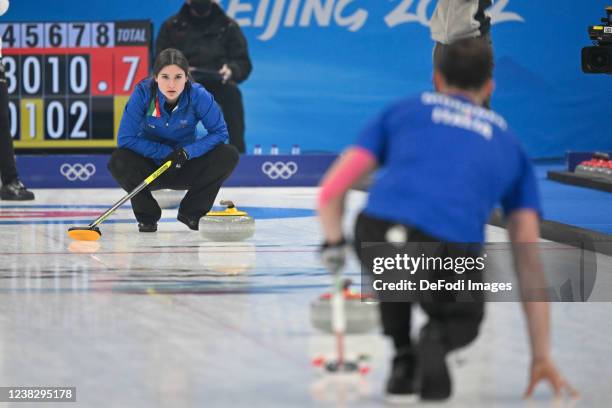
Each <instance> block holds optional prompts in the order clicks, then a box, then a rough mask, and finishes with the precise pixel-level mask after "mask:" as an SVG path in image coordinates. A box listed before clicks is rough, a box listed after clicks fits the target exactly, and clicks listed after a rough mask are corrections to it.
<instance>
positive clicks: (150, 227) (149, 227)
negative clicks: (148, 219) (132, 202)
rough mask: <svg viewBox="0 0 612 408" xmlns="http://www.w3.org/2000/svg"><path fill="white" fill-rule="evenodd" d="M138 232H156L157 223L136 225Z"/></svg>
mask: <svg viewBox="0 0 612 408" xmlns="http://www.w3.org/2000/svg"><path fill="white" fill-rule="evenodd" d="M138 231H140V232H155V231H157V223H155V222H154V223H152V224H146V223H144V222H139V223H138Z"/></svg>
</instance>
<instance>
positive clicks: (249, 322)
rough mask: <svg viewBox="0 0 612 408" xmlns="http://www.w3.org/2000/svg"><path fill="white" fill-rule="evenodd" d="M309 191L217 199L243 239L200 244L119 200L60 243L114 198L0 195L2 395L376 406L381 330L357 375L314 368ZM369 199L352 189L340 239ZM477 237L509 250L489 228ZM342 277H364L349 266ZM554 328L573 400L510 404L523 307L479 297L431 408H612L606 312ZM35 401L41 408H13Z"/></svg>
mask: <svg viewBox="0 0 612 408" xmlns="http://www.w3.org/2000/svg"><path fill="white" fill-rule="evenodd" d="M316 192H317V189H316V188H273V189H270V188H268V189H266V188H227V189H223V190H222V191H221V192H220V194H219V196H218V199H217V201H218V200H219V199H231V200H233V201H234V202H235V203H236V205H237V206H238V208H240V209H245V210H247V211H249V213H250V214H251V215H252V216H254V218H255V220H256V232H255V235H254V237H252V238H250V239H248V240H247V241H243V242H236V243H215V242H206V241H204V240H203V239H201V238H200V235H199V233H198V232H193V231H190V230H188V229H187V227H185V226H184V225H183V224H181V223H179V222H177V221H176V210H164V211H163V215H162V221H161V222H160V224H159V229H158V232H157V233H152V234H143V233H139V232H138V230H137V226H136V223H135V221H134V219H133V215H132V212H131V209H130V208H129V206H125V207H122V208H121V209H120V210H119V211H117V213H115V214H113V216H112V217H111V218H110V219H109V221H108V222H106V223H104V224H102V225H101V230H102V234H103V235H102V238H101V239H100V241H98V242H93V243H92V242H88V243H77V242H72V241H70V240H69V238H68V236H67V235H66V230H67V228H68V227H70V226H79V225H87V224H88V223H89V222H90V221H91V220H93V219H95V218H96V217H97V216H98V215H99V214H100V213H101V212H103V211H104V210H105V209H106V208H108V207H110V205H112V203H114V202H115V201H116V200H118V199H119V198H120V197H121V196H122V195H123V192H122V191H121V190H119V189H91V190H52V189H48V190H40V189H39V190H35V193H36V201H33V202H29V203H20V202H8V201H1V202H0V228H1V231H2V234H0V247H1V250H0V278H1V279H0V333H1V335H0V385H1V386H76V387H77V402H76V403H65V404H55V403H54V404H52V405H53V406H67V407H74V406H83V407H301V406H325V407H327V406H329V407H345V406H347V407H348V406H350V407H376V406H385V402H384V399H383V389H384V383H385V379H386V377H387V374H388V370H389V359H390V356H391V347H390V344H389V343H388V342H387V341H386V340H385V339H384V338H383V337H382V336H381V335H380V334H379V333H378V332H374V333H372V334H369V335H361V336H354V337H353V338H349V342H348V349H349V351H351V349H352V350H357V351H367V352H368V353H369V354H370V355H371V369H372V371H371V372H370V373H369V374H368V375H367V376H365V377H355V376H348V375H343V376H330V375H327V376H323V375H320V373H318V372H317V371H316V370H315V369H313V368H312V366H311V364H310V360H311V358H312V357H314V356H316V355H319V354H325V353H330V352H331V351H332V350H333V339H332V338H331V337H330V336H328V335H326V334H323V333H319V332H317V331H316V330H315V329H314V328H313V327H312V326H311V324H310V320H309V305H310V303H311V302H312V301H313V300H314V299H315V298H317V297H318V296H319V295H320V294H322V293H323V292H326V291H327V290H328V287H329V285H330V278H329V276H328V274H327V272H326V271H325V270H324V269H323V268H322V267H321V265H320V264H319V262H318V260H317V248H318V244H319V243H320V241H321V234H320V231H319V225H318V221H317V219H316V218H315V213H314V210H313V209H314V206H315V197H316ZM364 197H365V195H364V194H363V193H358V192H354V193H351V195H350V199H349V201H348V204H347V205H348V209H349V217H347V218H348V220H347V226H346V227H347V230H350V229H351V226H352V222H353V217H354V215H355V214H356V212H357V210H358V209H359V208H360V206H361V205H362V204H363V201H364ZM487 235H488V240H491V241H496V242H499V241H505V231H503V230H501V229H499V228H494V227H489V229H488V232H487ZM599 261H600V263H602V264H604V265H608V267H609V265H610V264H611V263H610V259H609V258H607V257H603V256H601V257H600V258H599ZM345 273H346V275H347V276H348V277H350V278H352V279H353V280H354V281H356V282H359V275H360V274H359V270H358V267H357V264H356V262H355V260H354V259H352V260H351V262H350V264H349V266H348V267H347V269H346V272H345ZM599 273H600V274H603V273H608V274H610V273H612V272H610V268H608V269H607V272H604V271H603V270H601V271H599ZM356 289H358V288H356ZM415 321H416V323H417V324H422V323H423V321H424V318H423V316H422V315H421V314H420V313H419V314H418V315H417V319H415ZM552 323H553V324H552V328H553V330H552V338H553V341H552V343H553V354H554V357H555V359H556V361H557V363H558V365H559V366H560V368H561V369H562V371H563V373H564V374H565V375H566V377H567V378H568V379H569V380H570V381H571V382H572V383H573V384H574V386H576V387H577V388H578V389H579V390H580V391H581V393H582V395H583V398H582V400H580V401H578V402H577V403H574V402H569V401H557V402H554V401H553V400H552V399H550V398H549V396H550V391H549V390H548V389H547V387H545V386H540V387H539V389H538V391H537V393H536V397H535V398H534V399H533V400H531V401H529V402H525V401H523V400H522V399H521V397H522V394H523V392H524V390H525V387H526V384H527V374H528V362H529V349H528V343H527V337H526V332H525V324H524V320H523V316H522V310H521V307H520V305H519V304H516V303H489V304H487V315H486V320H485V323H484V324H483V326H482V331H481V335H480V336H479V337H478V339H477V340H476V341H475V342H474V343H473V344H472V345H470V346H469V347H467V348H465V349H463V350H461V351H460V352H458V353H454V354H453V355H451V356H450V357H449V361H450V365H451V367H452V375H453V379H454V397H453V398H452V399H451V400H450V401H449V402H446V403H443V404H432V403H428V404H426V406H430V407H435V406H448V407H523V406H525V407H548V406H554V407H566V406H567V407H569V406H584V407H605V406H610V396H611V394H612V364H610V361H612V304H611V303H603V302H602V303H554V304H552ZM415 333H416V332H415ZM30 405H32V406H39V404H28V403H19V404H14V406H18V407H25V406H30ZM0 406H8V404H0Z"/></svg>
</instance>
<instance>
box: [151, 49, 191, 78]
mask: <svg viewBox="0 0 612 408" xmlns="http://www.w3.org/2000/svg"><path fill="white" fill-rule="evenodd" d="M168 65H176V66H178V67H179V68H180V69H182V70H183V71H185V75H187V78H188V79H191V75H190V74H189V61H187V58H185V56H184V55H183V53H182V52H180V51H179V50H177V49H175V48H166V49H165V50H163V51H161V52H160V53H159V54H157V58H155V62H154V63H153V76H157V75H158V74H159V72H160V71H161V70H162V69H164V67H167V66H168Z"/></svg>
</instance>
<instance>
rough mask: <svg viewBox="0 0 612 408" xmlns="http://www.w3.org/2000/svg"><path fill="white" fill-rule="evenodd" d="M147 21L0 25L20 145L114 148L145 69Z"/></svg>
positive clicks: (14, 130)
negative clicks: (120, 124) (129, 103)
mask: <svg viewBox="0 0 612 408" xmlns="http://www.w3.org/2000/svg"><path fill="white" fill-rule="evenodd" d="M151 27H152V25H151V22H150V21H116V22H32V23H29V22H28V23H26V22H23V23H4V24H0V38H1V39H2V62H3V63H4V67H5V73H6V77H7V86H8V92H9V116H10V131H11V136H12V137H13V140H14V146H15V147H16V148H18V149H48V148H62V149H66V148H68V149H71V148H75V149H78V150H86V149H87V148H110V147H115V146H116V145H117V130H118V128H119V122H120V120H121V115H122V114H123V109H124V107H125V104H126V103H127V100H128V99H129V96H130V94H131V92H132V91H133V89H134V85H135V84H137V83H138V81H140V80H141V79H143V78H145V77H146V76H147V75H148V74H149V62H150V60H149V59H150V49H151V31H152V30H151Z"/></svg>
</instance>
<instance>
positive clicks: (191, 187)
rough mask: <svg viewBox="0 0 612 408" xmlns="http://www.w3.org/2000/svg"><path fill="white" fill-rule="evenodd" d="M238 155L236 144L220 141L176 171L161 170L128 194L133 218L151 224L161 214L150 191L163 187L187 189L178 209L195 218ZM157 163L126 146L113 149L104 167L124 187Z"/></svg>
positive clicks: (211, 200)
mask: <svg viewBox="0 0 612 408" xmlns="http://www.w3.org/2000/svg"><path fill="white" fill-rule="evenodd" d="M238 157H239V156H238V152H237V151H236V148H234V147H233V146H230V145H226V144H221V145H218V146H216V147H215V148H214V149H213V150H211V151H210V152H208V153H206V154H205V155H203V156H200V157H197V158H194V159H191V160H189V161H187V163H186V164H185V165H184V166H183V168H182V169H180V170H178V171H177V172H176V173H163V174H162V175H161V176H159V177H158V178H157V179H156V180H155V181H154V182H153V183H151V185H149V186H148V187H147V188H145V189H144V190H142V191H141V192H140V193H138V194H136V195H135V196H134V197H133V198H132V209H133V210H134V215H135V216H136V220H138V222H142V223H146V224H152V223H155V222H157V221H158V220H159V219H160V218H161V208H160V207H159V205H158V204H157V201H155V199H154V198H153V195H152V194H151V191H152V190H160V189H164V188H168V189H173V190H187V194H186V195H185V197H184V198H183V201H181V204H180V207H179V213H181V214H183V215H185V216H187V217H188V218H191V219H199V218H200V217H202V216H203V215H204V214H206V213H207V212H208V211H209V210H210V209H211V207H212V206H213V204H214V202H215V198H216V197H217V193H218V192H219V189H220V188H221V185H222V184H223V182H224V181H225V179H226V178H227V177H229V175H230V174H231V173H232V171H233V170H234V167H236V164H237V163H238ZM158 167H159V166H158V165H157V164H156V163H155V162H154V161H153V159H150V158H147V157H144V156H141V155H139V154H138V153H136V152H133V151H132V150H129V149H117V150H115V151H114V152H113V154H112V156H111V158H110V161H109V162H108V169H109V170H110V172H111V174H112V175H113V177H114V178H115V180H116V181H117V183H119V185H120V186H121V187H122V188H123V189H124V190H125V191H131V190H133V189H134V188H136V187H137V186H138V185H139V184H140V183H142V181H143V180H144V179H145V178H147V177H148V176H150V175H151V173H153V172H154V171H155V170H156V169H157V168H158Z"/></svg>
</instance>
